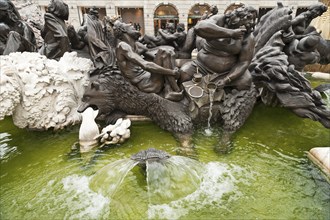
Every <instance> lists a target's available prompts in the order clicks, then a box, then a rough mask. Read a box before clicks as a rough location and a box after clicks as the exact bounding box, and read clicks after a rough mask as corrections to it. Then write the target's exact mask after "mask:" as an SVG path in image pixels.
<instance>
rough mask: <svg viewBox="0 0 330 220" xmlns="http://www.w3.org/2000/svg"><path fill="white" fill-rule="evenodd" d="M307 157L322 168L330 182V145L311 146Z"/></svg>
mask: <svg viewBox="0 0 330 220" xmlns="http://www.w3.org/2000/svg"><path fill="white" fill-rule="evenodd" d="M307 157H308V158H309V159H310V160H311V161H312V162H313V163H314V164H315V165H317V166H318V167H319V168H320V169H321V170H322V172H323V173H324V174H325V175H326V178H327V180H328V182H329V183H330V147H316V148H312V149H311V150H310V151H309V152H308V154H307Z"/></svg>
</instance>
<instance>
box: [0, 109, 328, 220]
mask: <svg viewBox="0 0 330 220" xmlns="http://www.w3.org/2000/svg"><path fill="white" fill-rule="evenodd" d="M206 127H207V125H205V128H206ZM205 128H200V129H198V130H197V131H196V133H195V135H194V143H195V146H196V149H195V151H196V152H195V153H196V155H195V158H196V159H197V160H198V164H200V166H201V167H200V171H199V173H198V175H199V178H200V179H199V181H195V182H194V184H196V186H194V187H195V188H191V186H190V185H188V184H189V183H188V182H187V183H185V182H184V178H185V177H182V178H181V179H180V182H179V181H175V180H173V183H172V182H170V183H168V184H167V187H168V189H169V190H168V191H170V188H173V189H175V190H173V191H170V192H166V193H169V194H171V193H172V194H171V195H170V196H171V197H166V198H165V199H162V196H153V195H150V193H153V192H155V193H156V191H157V185H153V186H152V187H148V186H149V185H148V180H149V181H150V180H151V179H156V178H157V176H156V175H157V169H158V168H155V169H154V170H153V172H152V175H153V177H150V176H149V177H147V175H146V173H145V172H144V171H143V169H142V168H140V167H139V166H135V167H133V165H134V164H133V165H132V164H131V165H130V166H131V167H130V168H129V169H127V170H129V171H128V172H127V173H125V176H124V178H122V179H120V178H121V177H120V176H118V177H117V176H116V175H115V177H114V178H115V179H116V180H118V182H120V183H118V184H117V185H116V189H115V190H112V191H111V195H108V194H107V193H104V191H105V192H107V189H109V188H107V187H109V185H111V184H110V183H109V182H107V181H103V180H102V178H100V179H98V178H95V174H96V173H98V171H100V170H102V168H104V167H106V166H107V165H109V164H111V163H114V164H117V165H116V166H117V167H116V166H113V167H111V166H110V168H109V170H108V171H107V172H106V173H109V172H110V170H112V171H113V173H117V174H120V172H119V171H118V172H117V171H116V169H121V167H120V166H122V165H123V164H124V163H125V161H129V158H130V156H131V155H133V154H135V153H137V152H139V151H140V150H145V149H148V148H156V149H159V150H164V151H166V152H168V153H169V154H171V155H177V152H178V143H177V142H176V140H175V139H174V138H173V137H172V135H171V134H170V133H168V132H166V131H163V130H161V129H160V128H159V127H157V126H156V125H154V124H153V123H151V122H143V123H142V122H139V123H138V122H135V123H133V125H132V127H131V138H130V139H129V140H128V141H126V142H125V143H124V144H122V145H114V146H106V147H103V148H102V149H95V150H94V151H92V152H90V153H86V154H80V153H79V152H77V151H76V150H72V146H74V145H75V143H76V142H77V141H78V131H79V126H75V127H72V128H68V129H66V130H63V131H59V132H53V131H46V132H38V131H27V130H25V129H19V128H17V127H15V126H14V125H13V123H12V119H11V118H6V119H5V120H3V121H0V156H1V164H0V166H1V169H0V186H1V188H0V195H1V196H0V219H10V220H11V219H116V220H117V219H134V220H135V219H189V220H190V219H330V187H329V183H328V182H327V181H326V180H325V179H324V177H323V175H322V173H321V172H320V171H319V169H318V168H316V167H315V166H314V165H313V164H312V163H311V162H310V161H309V160H308V159H307V157H306V151H308V150H310V149H311V148H313V147H325V146H330V132H329V130H328V129H325V128H323V127H322V125H320V124H319V123H317V122H313V121H311V120H308V119H301V118H298V117H297V116H295V115H294V114H293V113H291V112H289V111H288V110H285V109H281V108H269V107H265V106H264V105H261V104H260V105H257V106H256V107H255V109H254V111H253V114H252V115H251V116H250V118H249V119H248V121H247V122H246V124H245V125H244V126H243V127H242V128H241V129H240V130H239V132H238V133H236V134H235V135H234V137H233V144H232V148H231V150H230V151H229V152H228V153H227V154H219V153H216V152H215V151H214V149H213V148H214V146H215V145H217V142H218V139H219V138H221V132H220V131H219V132H217V129H214V131H213V134H212V136H210V137H206V136H205V135H204V130H205ZM178 164H179V163H178ZM180 164H182V163H180ZM196 164H197V162H196ZM191 166H199V165H195V164H193V165H191ZM132 167H133V168H132ZM195 168H196V167H195ZM127 170H125V172H126V171H127ZM172 170H174V171H173V172H175V168H172ZM101 172H103V171H101ZM99 173H100V172H99ZM150 175H151V174H150ZM180 176H181V175H180ZM101 177H102V175H101ZM119 179H120V181H119ZM92 180H93V181H92ZM158 181H160V179H158ZM91 183H92V184H91ZM197 183H198V184H197ZM93 184H94V185H95V184H96V185H97V187H99V188H102V189H105V190H100V191H98V190H95V187H94V186H93ZM159 184H162V183H161V181H160V182H159ZM171 184H172V185H171ZM185 185H186V186H185ZM185 187H190V188H189V190H186V191H185ZM148 188H149V191H148ZM150 188H152V190H151V192H150ZM191 189H193V190H191ZM182 192H186V193H182ZM157 193H162V192H157ZM164 193H165V192H164ZM168 198H173V199H172V200H170V199H168Z"/></svg>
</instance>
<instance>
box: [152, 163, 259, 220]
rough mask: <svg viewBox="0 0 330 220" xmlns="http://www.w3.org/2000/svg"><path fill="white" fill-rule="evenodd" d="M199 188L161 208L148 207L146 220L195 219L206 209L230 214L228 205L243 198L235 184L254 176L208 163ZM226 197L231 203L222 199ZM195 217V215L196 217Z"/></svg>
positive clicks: (240, 170)
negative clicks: (221, 210)
mask: <svg viewBox="0 0 330 220" xmlns="http://www.w3.org/2000/svg"><path fill="white" fill-rule="evenodd" d="M202 169H203V170H204V172H203V173H202V175H201V184H200V185H199V187H198V188H197V190H195V191H194V192H192V193H191V194H189V195H187V196H185V197H183V198H180V199H178V200H173V201H171V202H168V203H163V204H156V205H153V204H151V205H150V206H149V209H148V218H149V219H159V218H161V219H179V218H181V217H183V216H185V217H186V218H187V219H189V216H186V215H188V214H190V215H192V216H190V217H193V218H196V216H194V212H197V213H198V212H200V211H201V210H203V209H207V207H209V206H213V207H220V208H223V209H227V210H230V207H229V206H230V204H228V201H235V200H237V199H239V198H240V197H241V196H242V193H241V192H240V191H239V188H238V186H237V184H239V183H242V184H249V182H250V181H251V179H252V180H253V179H254V174H253V173H250V172H248V171H247V170H245V169H244V168H241V167H239V166H235V165H227V164H222V163H219V162H210V163H208V164H206V165H205V166H204V167H202ZM225 196H229V197H230V199H228V198H227V199H224V198H223V197H225ZM195 214H196V213H195Z"/></svg>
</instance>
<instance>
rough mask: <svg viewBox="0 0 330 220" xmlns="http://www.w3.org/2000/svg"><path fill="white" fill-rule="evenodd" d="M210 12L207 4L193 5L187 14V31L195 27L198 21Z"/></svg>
mask: <svg viewBox="0 0 330 220" xmlns="http://www.w3.org/2000/svg"><path fill="white" fill-rule="evenodd" d="M209 11H210V5H208V4H195V5H194V6H193V7H191V9H190V11H189V13H188V22H187V23H188V29H190V28H192V27H193V26H195V25H196V23H197V22H198V21H199V19H200V18H201V17H202V16H203V15H204V14H206V13H208V12H209Z"/></svg>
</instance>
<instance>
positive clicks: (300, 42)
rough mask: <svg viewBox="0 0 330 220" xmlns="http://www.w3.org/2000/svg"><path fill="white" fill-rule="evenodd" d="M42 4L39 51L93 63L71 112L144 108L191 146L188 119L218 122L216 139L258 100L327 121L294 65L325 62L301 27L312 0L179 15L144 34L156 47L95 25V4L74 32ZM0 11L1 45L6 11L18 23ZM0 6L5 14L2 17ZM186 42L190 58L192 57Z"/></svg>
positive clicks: (59, 12) (58, 10)
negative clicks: (300, 12) (299, 10)
mask: <svg viewBox="0 0 330 220" xmlns="http://www.w3.org/2000/svg"><path fill="white" fill-rule="evenodd" d="M50 6H51V7H50V8H49V11H48V13H46V15H45V26H44V29H43V36H44V37H46V38H45V44H44V47H43V48H45V45H47V47H48V46H49V45H53V46H54V47H52V48H50V47H49V48H48V49H52V52H50V51H49V52H48V53H46V55H47V54H48V55H47V57H49V58H58V57H59V56H60V54H63V53H64V52H65V51H70V50H72V49H76V50H77V51H79V49H82V48H83V47H84V46H85V45H88V48H89V52H90V55H91V59H92V61H93V63H94V67H95V68H94V69H93V70H92V71H90V74H89V75H90V79H89V80H90V81H91V82H90V84H89V87H88V88H87V90H85V93H84V95H83V97H82V104H81V105H80V107H79V112H83V111H84V110H85V109H87V108H88V107H92V108H94V109H98V110H99V115H98V119H100V120H105V121H106V123H107V124H109V123H114V122H115V121H117V120H118V118H124V117H125V116H126V115H127V114H134V115H144V116H146V117H149V118H150V119H151V120H153V121H154V122H155V123H156V124H158V125H159V126H160V127H161V128H163V129H165V130H167V131H170V132H172V133H173V134H174V135H175V136H176V137H178V139H179V140H180V142H181V144H182V146H184V147H186V149H189V148H190V147H191V146H192V144H191V139H190V137H191V134H192V133H193V131H194V128H195V127H196V125H198V124H204V125H206V124H207V126H208V129H210V127H211V124H215V123H217V124H219V125H221V127H222V129H223V138H222V140H220V145H226V143H227V142H228V141H229V140H230V137H231V135H232V134H233V133H234V132H236V131H237V130H238V129H239V128H240V127H241V126H242V125H243V124H244V123H245V121H246V119H247V118H248V117H249V115H250V113H251V112H252V110H253V107H254V106H255V103H256V102H257V100H258V99H260V100H261V101H262V102H263V103H264V104H266V105H271V106H282V107H285V108H288V109H290V110H292V111H293V112H294V113H295V114H296V115H298V116H300V117H303V118H310V119H312V120H315V121H318V122H320V123H321V124H322V125H323V126H324V127H326V128H330V110H329V109H328V108H327V107H326V105H325V104H324V103H323V101H322V97H321V95H320V93H319V92H318V91H317V90H314V89H312V88H311V86H310V83H309V81H308V80H307V79H306V78H305V77H304V76H303V75H302V74H301V72H300V71H301V70H302V68H303V67H304V66H305V65H307V64H310V63H316V62H322V63H329V57H328V56H329V54H330V46H329V43H328V42H326V41H325V40H324V39H323V38H322V37H321V36H320V33H318V32H317V31H316V29H315V28H314V27H311V26H309V24H310V21H311V20H312V19H314V18H315V17H317V16H320V15H321V14H322V13H323V12H325V11H326V7H325V6H324V5H323V4H321V3H317V4H315V5H312V6H310V7H309V10H308V11H307V12H305V16H297V17H296V18H293V17H292V10H291V9H290V8H288V7H285V6H283V5H282V4H281V3H278V6H277V7H275V8H274V9H273V10H271V11H270V12H268V13H267V14H266V15H264V16H263V17H262V18H261V19H260V21H259V22H258V23H256V19H257V14H258V13H257V11H256V10H255V9H254V8H253V7H250V6H244V5H243V6H242V7H239V8H237V9H235V10H233V11H231V12H228V13H226V14H217V13H212V16H206V17H205V19H201V20H200V21H199V22H198V23H197V24H196V26H195V27H193V28H191V29H189V30H188V32H187V33H186V32H185V31H184V28H183V26H182V24H179V25H178V27H177V30H176V32H175V30H174V29H173V28H172V29H173V30H172V29H171V31H167V32H166V31H164V30H160V31H159V35H160V36H158V38H159V39H161V40H159V39H158V38H157V39H156V40H155V41H153V44H155V45H154V46H156V47H154V46H153V44H152V43H148V42H147V40H148V39H149V40H150V39H153V38H152V37H147V36H145V37H142V38H140V37H141V36H140V32H139V31H138V30H136V29H135V28H134V26H132V25H130V24H125V23H124V22H122V21H121V19H120V18H116V19H109V18H108V19H106V20H105V22H104V23H103V25H104V24H105V28H103V27H102V23H101V22H100V21H99V20H98V13H97V10H96V8H92V9H91V10H90V12H89V14H87V15H85V21H84V24H83V26H82V27H81V29H80V30H79V31H78V32H75V30H74V29H73V28H72V27H69V28H68V29H66V26H65V24H64V20H65V19H67V17H68V10H67V5H66V4H65V3H64V2H62V1H61V0H52V1H51V5H50ZM0 12H1V26H0V27H1V28H0V36H1V42H2V45H1V46H2V47H1V48H2V50H3V51H6V50H7V49H6V48H5V47H6V46H7V45H8V44H7V38H8V36H10V35H8V33H9V30H11V29H10V27H11V26H10V25H9V23H10V22H9V21H8V22H9V23H8V22H7V20H8V18H12V20H11V21H15V22H19V14H18V12H17V11H16V10H15V8H14V6H13V5H12V4H10V1H9V0H2V1H1V2H0ZM216 12H217V10H216ZM6 13H7V14H10V15H11V16H10V17H8V18H7V17H6V16H5V14H6ZM304 19H305V20H304ZM6 22H7V23H8V24H7V23H6ZM15 22H14V23H15ZM10 24H11V23H10ZM22 24H23V23H22ZM20 26H22V25H20ZM23 27H25V26H24V25H23ZM50 27H54V28H55V29H51V28H50ZM105 31H107V33H106V32H105ZM58 33H61V34H58ZM31 36H32V35H31ZM8 39H9V38H8ZM13 39H14V38H13ZM15 39H27V38H23V36H22V35H21V37H20V38H15ZM31 39H32V40H31V42H32V44H30V43H28V44H23V45H32V47H31V48H21V49H22V51H31V50H34V49H35V48H34V47H33V38H31ZM58 39H60V40H58ZM110 39H111V42H110ZM22 42H23V43H24V42H25V41H24V40H23V41H22ZM59 42H62V43H60V44H59ZM160 42H170V45H164V44H160ZM19 48H20V47H19ZM195 48H197V49H198V53H197V58H196V59H195V60H192V59H190V58H191V51H192V50H193V49H195ZM18 51H20V50H18ZM181 59H184V62H181V61H182V60H181ZM75 121H76V120H75ZM55 124H56V123H55ZM60 127H62V126H60Z"/></svg>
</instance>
